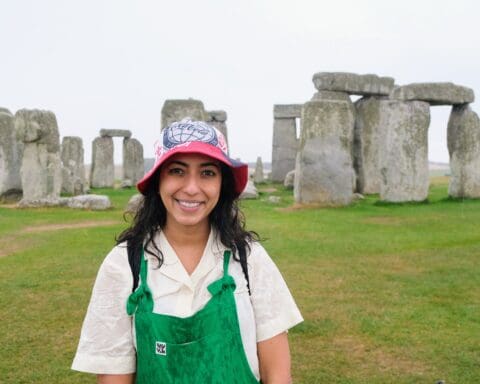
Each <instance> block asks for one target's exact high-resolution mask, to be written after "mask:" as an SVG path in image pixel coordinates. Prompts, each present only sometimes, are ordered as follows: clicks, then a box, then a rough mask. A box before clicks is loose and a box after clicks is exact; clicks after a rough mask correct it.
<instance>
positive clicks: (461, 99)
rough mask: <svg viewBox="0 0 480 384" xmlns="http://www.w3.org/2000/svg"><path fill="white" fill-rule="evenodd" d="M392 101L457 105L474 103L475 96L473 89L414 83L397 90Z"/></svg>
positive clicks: (392, 95)
mask: <svg viewBox="0 0 480 384" xmlns="http://www.w3.org/2000/svg"><path fill="white" fill-rule="evenodd" d="M390 98H391V99H392V100H421V101H426V102H427V103H429V104H430V105H455V104H466V103H473V101H474V100H475V95H474V93H473V90H472V89H471V88H467V87H463V86H461V85H456V84H453V83H412V84H408V85H402V86H401V87H397V88H395V89H394V90H393V91H392V93H391V94H390Z"/></svg>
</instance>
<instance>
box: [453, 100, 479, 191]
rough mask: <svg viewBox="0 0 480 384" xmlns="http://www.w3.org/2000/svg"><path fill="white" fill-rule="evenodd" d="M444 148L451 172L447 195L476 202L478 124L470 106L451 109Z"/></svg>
mask: <svg viewBox="0 0 480 384" xmlns="http://www.w3.org/2000/svg"><path fill="white" fill-rule="evenodd" d="M447 144H448V153H449V154H450V169H451V176H450V185H449V187H448V194H449V195H450V196H452V197H460V198H480V120H479V118H478V115H477V114H476V113H475V112H474V111H472V109H471V108H470V106H468V105H459V106H454V107H453V108H452V112H451V114H450V119H449V121H448V135H447Z"/></svg>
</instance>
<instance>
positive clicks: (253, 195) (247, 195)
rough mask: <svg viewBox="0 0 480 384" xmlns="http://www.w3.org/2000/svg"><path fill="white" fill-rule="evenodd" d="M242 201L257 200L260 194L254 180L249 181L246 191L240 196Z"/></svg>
mask: <svg viewBox="0 0 480 384" xmlns="http://www.w3.org/2000/svg"><path fill="white" fill-rule="evenodd" d="M239 198H240V199H257V198H258V192H257V188H256V187H255V184H254V183H253V181H252V180H250V179H249V180H248V182H247V186H246V187H245V190H244V191H243V192H242V193H241V194H240V197H239Z"/></svg>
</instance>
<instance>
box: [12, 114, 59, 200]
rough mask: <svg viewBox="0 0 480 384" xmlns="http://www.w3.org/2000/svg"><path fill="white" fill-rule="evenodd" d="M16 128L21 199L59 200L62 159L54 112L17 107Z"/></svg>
mask: <svg viewBox="0 0 480 384" xmlns="http://www.w3.org/2000/svg"><path fill="white" fill-rule="evenodd" d="M15 131H16V135H17V138H18V139H19V140H21V141H22V142H23V143H24V150H23V156H22V166H21V169H20V174H21V179H22V190H23V198H22V202H23V203H24V204H28V203H29V202H31V201H43V200H45V201H48V200H52V201H56V200H58V198H59V196H60V190H61V187H62V163H61V160H60V136H59V133H58V126H57V119H56V118H55V115H54V114H53V113H52V112H50V111H40V110H26V109H22V110H19V111H17V113H16V114H15Z"/></svg>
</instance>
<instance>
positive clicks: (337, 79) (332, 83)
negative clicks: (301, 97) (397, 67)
mask: <svg viewBox="0 0 480 384" xmlns="http://www.w3.org/2000/svg"><path fill="white" fill-rule="evenodd" d="M313 84H314V85H315V88H316V89H317V90H319V91H335V92H346V93H348V94H350V95H361V96H369V95H388V94H390V92H391V91H392V90H393V87H394V84H395V80H394V79H393V78H392V77H380V76H377V75H373V74H366V75H358V74H356V73H349V72H318V73H315V74H314V75H313Z"/></svg>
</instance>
